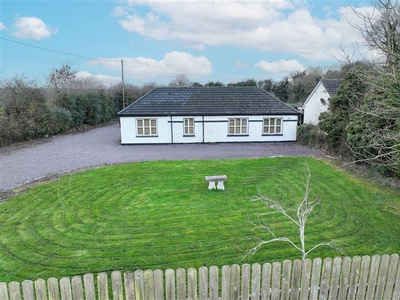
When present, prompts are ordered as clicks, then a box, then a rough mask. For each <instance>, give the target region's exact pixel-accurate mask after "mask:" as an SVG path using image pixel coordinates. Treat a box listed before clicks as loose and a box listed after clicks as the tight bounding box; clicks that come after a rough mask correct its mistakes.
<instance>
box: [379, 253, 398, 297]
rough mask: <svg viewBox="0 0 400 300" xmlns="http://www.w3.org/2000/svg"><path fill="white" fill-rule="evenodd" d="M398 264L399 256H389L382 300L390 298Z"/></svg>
mask: <svg viewBox="0 0 400 300" xmlns="http://www.w3.org/2000/svg"><path fill="white" fill-rule="evenodd" d="M398 264H399V255H398V254H393V255H391V256H390V262H389V270H388V274H387V281H386V286H385V291H384V293H383V299H390V298H391V297H392V293H393V289H394V284H395V280H396V272H397V269H398Z"/></svg>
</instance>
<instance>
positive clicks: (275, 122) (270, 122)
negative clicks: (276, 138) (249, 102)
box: [263, 118, 282, 134]
mask: <svg viewBox="0 0 400 300" xmlns="http://www.w3.org/2000/svg"><path fill="white" fill-rule="evenodd" d="M263 134H282V118H264V121H263Z"/></svg>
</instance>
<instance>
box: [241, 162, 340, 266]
mask: <svg viewBox="0 0 400 300" xmlns="http://www.w3.org/2000/svg"><path fill="white" fill-rule="evenodd" d="M306 169H307V171H308V176H307V179H306V183H305V184H304V188H305V193H304V197H303V200H302V201H301V202H300V204H299V206H298V207H297V210H296V217H297V220H296V218H295V217H292V216H291V215H290V214H289V213H288V210H287V209H286V208H284V207H283V206H282V205H281V204H280V203H278V202H277V201H274V200H271V199H269V198H266V197H263V196H257V197H254V198H253V200H254V201H261V202H262V203H263V204H265V205H266V206H268V207H269V208H270V209H272V210H273V212H277V213H280V214H282V215H283V216H284V217H285V218H287V219H288V220H290V221H291V222H292V223H293V224H295V225H296V227H297V228H298V232H299V240H300V246H299V245H298V244H296V243H295V242H294V241H293V240H291V239H290V238H288V237H286V236H276V235H275V233H274V231H273V230H272V229H271V228H270V226H269V224H268V223H266V222H263V221H262V220H261V219H260V216H259V215H258V223H257V224H254V223H251V224H252V225H254V227H253V230H255V229H261V230H263V231H265V232H266V233H268V234H269V235H270V236H271V237H272V238H271V239H268V240H263V239H260V238H255V239H256V240H257V244H256V245H255V246H254V247H253V248H251V249H250V250H248V252H247V254H246V255H245V256H244V258H246V257H247V256H250V255H254V254H255V253H256V252H257V251H258V250H259V249H260V248H261V247H262V246H263V245H266V244H270V243H273V242H286V243H289V244H291V245H292V246H293V247H294V248H295V249H297V250H298V251H300V252H301V253H302V259H303V260H304V259H306V257H307V254H309V253H310V252H312V251H314V250H315V249H316V248H318V247H321V246H329V247H331V248H334V249H337V250H339V249H340V247H339V246H337V244H335V243H334V242H322V243H319V244H317V245H316V246H314V247H312V248H311V249H309V250H306V243H305V229H306V222H307V219H308V217H309V215H310V214H311V212H312V211H313V210H314V208H315V207H316V206H317V205H319V204H320V203H319V201H310V193H311V187H310V180H311V171H310V169H309V167H308V165H307V164H306ZM265 215H266V214H264V216H265ZM244 258H243V259H244Z"/></svg>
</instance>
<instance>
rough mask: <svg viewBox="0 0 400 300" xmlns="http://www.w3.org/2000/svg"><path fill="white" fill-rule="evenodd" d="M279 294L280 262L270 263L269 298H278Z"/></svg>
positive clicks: (275, 299)
mask: <svg viewBox="0 0 400 300" xmlns="http://www.w3.org/2000/svg"><path fill="white" fill-rule="evenodd" d="M280 296H281V263H280V262H274V263H273V264H272V283H271V300H279V299H280Z"/></svg>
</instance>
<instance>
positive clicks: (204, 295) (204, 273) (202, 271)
mask: <svg viewBox="0 0 400 300" xmlns="http://www.w3.org/2000/svg"><path fill="white" fill-rule="evenodd" d="M207 299H208V269H207V268H206V267H201V268H199V300H207Z"/></svg>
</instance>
